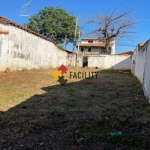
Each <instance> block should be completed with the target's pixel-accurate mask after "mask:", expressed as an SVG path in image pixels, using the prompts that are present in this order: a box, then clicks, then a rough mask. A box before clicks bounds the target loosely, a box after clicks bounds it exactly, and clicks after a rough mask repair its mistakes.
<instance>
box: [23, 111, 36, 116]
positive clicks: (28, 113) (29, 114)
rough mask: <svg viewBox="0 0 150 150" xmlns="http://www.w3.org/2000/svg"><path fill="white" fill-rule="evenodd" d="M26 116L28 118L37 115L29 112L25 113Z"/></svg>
mask: <svg viewBox="0 0 150 150" xmlns="http://www.w3.org/2000/svg"><path fill="white" fill-rule="evenodd" d="M25 116H26V117H34V116H35V114H34V112H31V111H27V112H26V113H25Z"/></svg>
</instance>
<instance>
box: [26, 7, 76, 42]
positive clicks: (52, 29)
mask: <svg viewBox="0 0 150 150" xmlns="http://www.w3.org/2000/svg"><path fill="white" fill-rule="evenodd" d="M75 26H76V17H75V16H73V13H72V12H69V11H66V10H64V9H62V8H61V7H56V8H54V7H46V8H45V9H43V10H40V11H39V12H38V13H37V14H35V15H34V16H32V17H31V18H30V19H29V23H28V24H27V27H28V28H30V29H31V30H34V31H36V32H38V33H40V34H42V35H43V36H46V37H48V38H51V39H53V40H55V41H56V43H57V44H61V43H63V42H64V40H65V37H66V38H67V43H69V42H74V33H75ZM78 29H79V26H78ZM78 29H77V30H78Z"/></svg>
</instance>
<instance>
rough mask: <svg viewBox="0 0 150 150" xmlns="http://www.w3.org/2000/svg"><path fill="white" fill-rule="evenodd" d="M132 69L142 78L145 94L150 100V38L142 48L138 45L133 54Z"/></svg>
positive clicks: (134, 73)
mask: <svg viewBox="0 0 150 150" xmlns="http://www.w3.org/2000/svg"><path fill="white" fill-rule="evenodd" d="M133 60H135V64H133ZM131 71H132V73H133V75H135V76H136V77H137V78H138V79H139V80H140V82H141V84H142V86H143V91H144V94H145V96H146V97H147V98H148V99H149V101H150V40H148V41H147V42H146V43H145V44H144V46H142V47H141V48H140V47H138V46H137V47H136V49H135V51H134V53H133V56H132V62H131Z"/></svg>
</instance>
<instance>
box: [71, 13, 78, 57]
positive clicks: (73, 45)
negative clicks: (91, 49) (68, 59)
mask: <svg viewBox="0 0 150 150" xmlns="http://www.w3.org/2000/svg"><path fill="white" fill-rule="evenodd" d="M77 27H78V16H77V17H76V26H75V33H74V41H73V51H72V52H73V54H74V51H75V45H76V44H75V43H76V35H77Z"/></svg>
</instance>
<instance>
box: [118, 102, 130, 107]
mask: <svg viewBox="0 0 150 150" xmlns="http://www.w3.org/2000/svg"><path fill="white" fill-rule="evenodd" d="M116 106H117V108H127V107H131V106H132V103H131V102H124V103H116Z"/></svg>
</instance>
